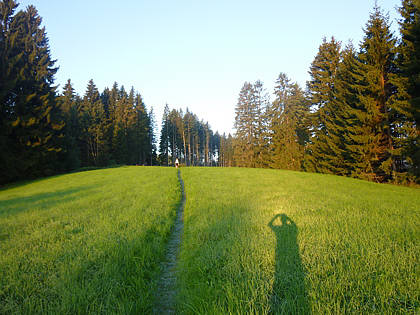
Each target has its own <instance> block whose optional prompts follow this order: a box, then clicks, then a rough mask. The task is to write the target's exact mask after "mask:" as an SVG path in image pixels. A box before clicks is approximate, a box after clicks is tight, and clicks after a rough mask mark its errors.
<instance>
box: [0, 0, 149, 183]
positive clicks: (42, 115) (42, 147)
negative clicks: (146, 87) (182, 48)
mask: <svg viewBox="0 0 420 315" xmlns="http://www.w3.org/2000/svg"><path fill="white" fill-rule="evenodd" d="M17 7H18V4H17V3H16V1H14V0H4V1H0V78H1V79H0V112H1V115H0V184H3V183H7V182H10V181H14V180H18V179H24V178H33V177H39V176H45V175H52V174H54V173H58V172H66V171H70V170H74V169H78V168H79V167H89V166H105V165H110V164H147V165H151V164H154V163H156V148H155V145H154V143H155V139H154V128H153V126H154V116H153V112H152V110H150V111H148V110H147V109H146V106H145V104H144V102H143V100H142V98H141V95H140V94H139V93H138V92H136V91H135V90H134V88H131V90H130V91H129V92H127V91H125V89H124V87H123V86H121V87H119V86H118V84H117V83H114V85H113V87H112V89H108V88H105V89H104V91H103V92H102V93H99V91H98V89H97V87H96V86H95V84H94V82H93V80H91V81H89V83H88V86H87V89H86V92H85V94H84V95H83V97H80V96H78V95H77V94H76V93H75V91H74V89H73V87H72V84H71V81H70V80H68V82H67V84H66V85H65V87H64V90H63V92H62V93H59V92H57V87H56V86H54V75H55V74H56V72H57V68H56V67H55V66H54V64H55V62H56V61H55V60H53V59H52V58H51V54H50V50H49V44H48V38H47V36H46V32H45V28H44V27H41V22H42V20H41V17H40V16H39V15H38V12H37V10H36V9H35V7H34V6H28V7H27V8H26V9H25V10H20V11H17Z"/></svg>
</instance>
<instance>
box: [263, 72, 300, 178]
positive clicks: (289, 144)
mask: <svg viewBox="0 0 420 315" xmlns="http://www.w3.org/2000/svg"><path fill="white" fill-rule="evenodd" d="M274 94H275V96H276V99H275V100H274V102H273V104H272V105H271V106H270V108H269V110H268V116H269V126H270V128H269V129H270V154H269V156H270V164H269V166H270V167H273V168H282V169H290V170H300V169H301V167H302V164H303V155H304V145H305V142H306V141H307V139H306V138H307V131H306V130H305V127H306V126H305V124H304V123H305V119H306V116H307V115H308V106H306V100H305V95H304V93H303V91H302V89H301V88H300V87H299V85H297V84H296V83H291V82H290V79H289V78H288V77H287V75H286V74H284V73H280V75H279V76H278V79H277V81H276V86H275V90H274Z"/></svg>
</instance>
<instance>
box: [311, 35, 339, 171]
mask: <svg viewBox="0 0 420 315" xmlns="http://www.w3.org/2000/svg"><path fill="white" fill-rule="evenodd" d="M340 49H341V44H340V43H339V42H337V41H336V40H335V39H334V37H333V38H331V41H329V42H327V41H326V39H325V38H324V40H323V43H322V44H321V46H320V47H319V50H318V53H317V55H316V56H315V59H314V61H313V62H312V64H311V68H310V71H309V74H310V76H311V80H310V81H308V82H307V88H308V91H309V99H310V104H311V107H312V111H313V115H312V119H311V127H312V130H311V138H310V143H309V145H308V148H307V155H306V158H305V168H306V170H308V171H312V172H314V171H316V172H323V173H332V172H333V171H332V169H331V162H330V157H331V156H334V152H333V151H332V150H331V149H330V142H331V141H332V139H331V138H330V136H329V130H328V122H327V121H328V120H330V119H331V117H330V116H331V115H334V112H335V108H334V106H333V103H332V100H333V95H334V82H335V78H336V75H337V68H338V64H339V62H340Z"/></svg>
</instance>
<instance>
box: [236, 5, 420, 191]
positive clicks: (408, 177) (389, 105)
mask: <svg viewBox="0 0 420 315" xmlns="http://www.w3.org/2000/svg"><path fill="white" fill-rule="evenodd" d="M399 12H400V14H401V19H400V20H399V30H400V36H399V37H397V36H395V35H394V34H393V32H392V31H391V29H390V21H389V16H388V15H385V14H383V13H382V11H381V9H380V8H379V7H378V6H377V5H375V7H374V9H373V11H372V12H371V14H370V17H369V20H368V22H367V23H366V25H365V27H364V37H363V40H362V41H361V43H360V45H359V47H357V48H356V47H355V46H354V45H353V44H352V43H351V42H350V43H349V44H347V45H346V46H344V47H343V46H342V43H340V42H339V41H337V40H336V39H335V38H334V37H332V38H331V39H330V40H327V39H325V38H324V40H323V42H322V44H321V45H320V46H319V50H318V53H317V55H316V56H315V58H314V60H313V62H312V64H311V67H310V70H309V74H310V80H309V81H308V82H307V86H306V90H303V89H302V88H301V87H300V86H299V85H298V84H297V83H294V82H292V81H291V80H290V79H289V78H288V77H287V75H286V74H284V73H281V74H280V75H279V76H278V78H277V80H276V86H275V90H274V101H272V102H271V101H270V100H269V95H268V93H267V92H266V91H265V89H264V88H263V84H262V83H261V82H260V81H256V82H255V83H249V82H245V84H244V85H243V87H242V89H241V91H240V94H239V98H238V103H237V106H236V109H235V112H236V116H235V130H236V133H235V137H234V141H233V150H234V154H233V165H235V166H240V167H268V168H282V169H290V170H303V171H310V172H320V173H330V174H336V175H343V176H352V177H356V178H361V179H366V180H370V181H376V182H397V183H408V182H414V181H419V178H420V176H419V175H420V174H419V173H420V167H419V165H420V131H419V123H420V122H419V119H420V115H419V111H420V110H419V109H420V14H419V12H420V4H419V2H418V1H415V0H402V3H401V7H400V8H399Z"/></svg>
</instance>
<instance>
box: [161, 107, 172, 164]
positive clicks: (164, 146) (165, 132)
mask: <svg viewBox="0 0 420 315" xmlns="http://www.w3.org/2000/svg"><path fill="white" fill-rule="evenodd" d="M170 127H171V126H170V121H169V106H168V104H166V105H165V109H164V110H163V116H162V126H161V132H160V142H159V148H160V161H161V163H162V164H163V165H166V166H169V132H170V131H169V130H170Z"/></svg>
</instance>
